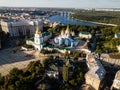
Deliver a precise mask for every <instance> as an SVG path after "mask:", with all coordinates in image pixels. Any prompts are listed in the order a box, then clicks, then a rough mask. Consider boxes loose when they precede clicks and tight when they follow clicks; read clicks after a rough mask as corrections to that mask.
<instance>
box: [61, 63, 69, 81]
mask: <svg viewBox="0 0 120 90" xmlns="http://www.w3.org/2000/svg"><path fill="white" fill-rule="evenodd" d="M62 75H63V80H64V81H65V82H67V81H68V67H67V66H66V65H64V66H63V71H62Z"/></svg>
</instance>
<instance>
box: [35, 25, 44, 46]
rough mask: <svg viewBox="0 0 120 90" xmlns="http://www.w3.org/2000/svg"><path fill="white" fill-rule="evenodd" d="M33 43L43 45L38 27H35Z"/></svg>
mask: <svg viewBox="0 0 120 90" xmlns="http://www.w3.org/2000/svg"><path fill="white" fill-rule="evenodd" d="M34 43H35V44H42V43H43V37H42V34H41V31H40V30H39V27H38V25H37V27H36V33H35V36H34Z"/></svg>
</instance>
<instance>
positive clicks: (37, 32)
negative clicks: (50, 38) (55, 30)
mask: <svg viewBox="0 0 120 90" xmlns="http://www.w3.org/2000/svg"><path fill="white" fill-rule="evenodd" d="M35 34H41V31H40V30H39V27H38V25H37V27H36V32H35Z"/></svg>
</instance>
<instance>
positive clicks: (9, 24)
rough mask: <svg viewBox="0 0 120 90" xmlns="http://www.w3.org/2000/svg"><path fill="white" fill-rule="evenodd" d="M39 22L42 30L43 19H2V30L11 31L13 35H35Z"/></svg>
mask: <svg viewBox="0 0 120 90" xmlns="http://www.w3.org/2000/svg"><path fill="white" fill-rule="evenodd" d="M37 24H38V25H39V27H40V30H42V29H43V23H42V21H41V20H25V19H15V20H13V19H12V20H1V27H2V30H3V31H4V32H6V33H9V34H10V36H11V37H15V36H20V35H34V33H35V30H36V25H37Z"/></svg>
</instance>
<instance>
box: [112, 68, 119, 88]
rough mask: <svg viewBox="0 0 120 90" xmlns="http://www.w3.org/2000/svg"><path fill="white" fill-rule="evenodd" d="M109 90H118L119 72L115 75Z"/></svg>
mask: <svg viewBox="0 0 120 90" xmlns="http://www.w3.org/2000/svg"><path fill="white" fill-rule="evenodd" d="M111 90H120V70H119V71H118V72H117V73H116V75H115V79H114V81H113V84H112V86H111Z"/></svg>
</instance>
